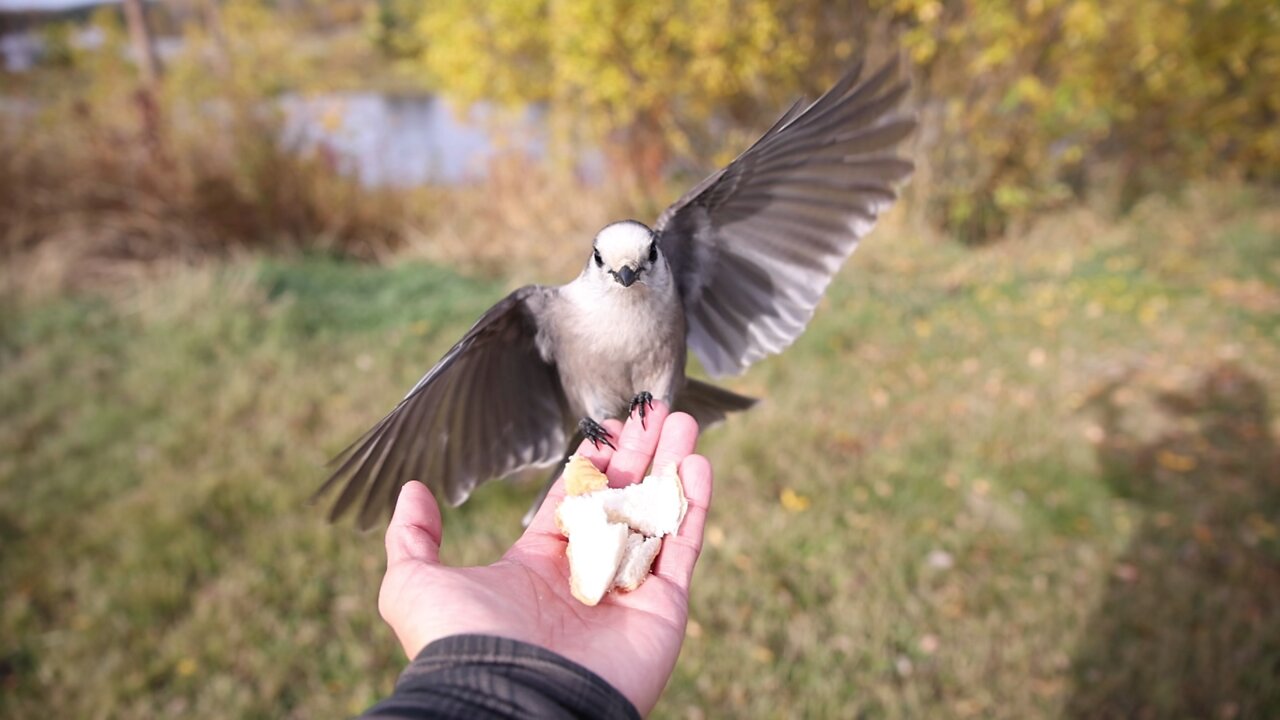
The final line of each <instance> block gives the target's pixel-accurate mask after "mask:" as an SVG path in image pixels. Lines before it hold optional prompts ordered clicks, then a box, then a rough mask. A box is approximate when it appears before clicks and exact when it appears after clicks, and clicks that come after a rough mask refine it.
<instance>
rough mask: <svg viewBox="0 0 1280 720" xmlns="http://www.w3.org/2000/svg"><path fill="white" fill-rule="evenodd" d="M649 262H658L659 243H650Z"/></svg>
mask: <svg viewBox="0 0 1280 720" xmlns="http://www.w3.org/2000/svg"><path fill="white" fill-rule="evenodd" d="M649 262H658V243H656V242H651V243H649Z"/></svg>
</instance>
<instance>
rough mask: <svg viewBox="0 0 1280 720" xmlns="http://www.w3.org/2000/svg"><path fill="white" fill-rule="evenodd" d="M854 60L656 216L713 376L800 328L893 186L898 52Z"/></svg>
mask: <svg viewBox="0 0 1280 720" xmlns="http://www.w3.org/2000/svg"><path fill="white" fill-rule="evenodd" d="M862 69H863V66H862V63H861V62H859V63H857V64H856V65H855V66H854V67H853V68H851V69H850V70H849V72H847V73H846V74H845V75H844V76H843V77H842V78H841V79H840V80H839V81H838V82H837V83H836V84H835V86H834V87H832V88H831V90H829V91H828V92H826V93H825V94H824V95H823V96H822V97H820V98H818V99H817V100H816V101H814V102H813V103H811V104H809V105H807V106H806V105H804V103H803V102H800V103H796V104H795V105H793V106H792V107H791V108H790V109H789V110H788V111H787V112H786V113H784V114H783V116H782V117H781V118H780V119H779V120H778V121H777V122H776V123H774V125H773V127H771V128H770V129H769V130H768V131H767V132H766V133H765V134H764V135H763V136H762V137H761V138H760V139H759V140H757V141H756V143H755V144H754V145H752V146H751V147H750V148H748V149H747V150H746V151H745V152H744V153H743V154H742V155H740V156H738V158H737V159H735V160H734V161H733V162H732V163H730V164H729V165H728V166H727V167H725V168H724V169H722V170H720V171H718V172H716V173H713V174H712V175H711V176H709V177H707V178H706V179H705V180H703V181H702V182H700V183H698V185H697V186H695V187H694V188H693V189H692V190H690V191H689V192H688V193H686V194H685V196H684V197H682V198H680V200H678V201H676V203H674V204H673V205H672V206H671V207H669V208H667V209H666V210H665V211H664V212H663V213H662V215H661V216H660V217H659V218H658V221H657V223H656V224H655V226H654V229H655V232H656V233H657V236H658V239H659V243H660V244H661V247H662V250H663V253H664V255H665V256H666V257H667V261H668V263H670V265H671V267H672V270H673V271H674V273H675V275H676V279H677V286H678V287H679V289H680V293H681V297H682V299H683V301H684V305H685V313H686V315H687V317H688V325H689V335H688V340H689V347H690V349H691V350H693V352H694V354H696V355H697V356H698V358H699V359H700V360H701V361H702V364H703V366H704V367H705V368H706V369H707V371H708V372H709V373H711V374H712V375H713V376H721V375H728V374H733V373H737V372H741V371H742V370H744V369H746V367H747V366H749V365H750V364H751V363H753V362H755V361H757V360H759V359H761V358H763V357H764V356H766V355H768V354H771V353H775V352H779V351H781V350H782V349H784V348H786V347H787V346H788V345H790V344H791V343H792V342H793V341H794V340H795V339H796V337H798V336H799V335H800V333H801V332H803V331H804V328H805V326H806V325H807V324H808V322H809V319H810V318H811V317H812V316H813V311H814V309H815V308H816V307H817V304H818V301H819V300H820V299H821V298H822V294H823V292H825V290H826V288H827V285H828V284H829V283H830V282H831V278H832V277H833V276H834V275H835V273H836V272H837V271H838V270H839V269H840V266H841V265H842V264H843V263H844V261H845V260H846V259H847V258H848V257H849V254H850V253H852V252H853V250H854V248H855V247H856V246H857V243H858V240H859V239H860V238H862V237H863V236H865V235H866V234H867V233H868V232H870V231H871V229H872V228H873V227H874V226H875V223H876V220H877V218H878V217H879V216H880V214H881V213H883V212H884V211H885V210H886V209H888V208H889V207H890V206H891V205H892V204H893V202H894V200H895V199H896V198H897V191H896V185H897V184H899V183H901V182H902V181H904V180H905V179H906V178H907V176H909V175H910V173H911V170H912V164H911V163H910V162H909V161H908V160H906V159H904V158H902V157H900V156H898V155H897V149H898V146H899V145H900V144H901V143H902V142H903V140H905V139H906V138H907V137H908V136H909V135H910V134H911V133H912V132H913V131H914V129H915V125H916V123H915V120H914V118H912V117H910V116H908V115H905V114H901V113H899V111H898V107H899V105H900V104H901V102H902V100H903V98H904V97H905V96H906V94H907V92H908V89H909V88H908V85H907V84H906V83H905V82H901V81H899V80H898V79H897V73H898V67H897V64H896V63H889V64H886V65H885V66H884V67H882V68H881V69H880V70H878V71H876V72H875V73H873V74H872V75H871V76H869V77H867V78H865V79H863V78H862Z"/></svg>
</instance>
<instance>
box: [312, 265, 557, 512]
mask: <svg viewBox="0 0 1280 720" xmlns="http://www.w3.org/2000/svg"><path fill="white" fill-rule="evenodd" d="M554 293H555V290H553V289H550V288H545V287H538V286H528V287H524V288H521V289H519V290H516V291H515V292H513V293H511V294H510V295H508V296H507V297H506V298H504V299H503V300H501V301H499V302H498V303H497V304H496V305H494V306H493V307H492V308H491V309H490V310H489V311H488V312H486V313H485V314H484V316H482V317H481V318H480V320H479V321H477V322H476V324H475V325H474V326H472V328H471V329H470V330H469V331H468V332H467V334H466V335H465V336H463V338H462V339H461V340H459V341H458V343H457V344H456V345H454V346H453V348H451V349H450V350H449V352H447V353H445V355H444V357H443V358H441V359H440V361H439V362H438V363H436V365H435V367H433V368H431V370H430V371H428V372H427V374H426V375H424V376H423V377H422V379H421V380H419V381H418V382H417V384H415V385H414V386H413V389H411V390H410V391H409V393H408V394H407V395H406V396H405V398H404V399H403V400H401V401H400V403H399V404H398V405H396V407H395V408H394V409H393V410H392V411H391V412H390V413H388V414H387V415H386V417H384V418H382V419H381V420H379V421H378V422H377V423H376V424H375V425H374V426H373V427H372V428H371V429H370V430H369V431H368V432H367V433H365V434H364V435H363V436H362V437H361V438H360V439H359V440H357V441H356V442H355V443H353V444H352V445H351V446H350V447H348V448H347V449H346V450H344V451H343V452H342V453H340V454H339V455H338V457H336V458H335V459H334V462H333V466H334V468H335V469H334V471H333V474H332V475H330V477H329V479H328V480H327V481H326V482H325V483H324V485H323V486H322V487H321V488H320V490H319V491H318V492H317V495H320V494H323V493H325V492H327V491H329V490H331V489H332V488H335V487H341V491H340V492H339V493H338V496H337V499H336V500H335V501H334V505H333V510H332V511H331V513H330V515H331V517H333V518H337V517H339V516H341V515H342V514H343V513H345V512H346V511H348V510H351V509H355V510H356V517H357V522H358V524H359V525H360V526H361V527H369V526H371V525H373V524H375V523H376V522H378V520H379V519H380V518H382V517H385V516H386V514H387V513H389V512H390V510H391V508H392V507H393V506H394V503H395V498H396V496H397V494H398V493H399V490H400V487H401V486H402V485H403V484H404V483H405V482H408V481H409V480H421V481H423V482H425V483H426V484H427V485H428V486H430V487H431V489H432V490H433V491H434V492H435V493H436V495H437V497H440V498H441V499H443V500H445V501H447V502H449V503H451V504H454V505H457V504H459V503H461V502H462V501H463V500H465V499H466V498H467V496H468V495H469V494H470V493H471V491H472V490H474V489H475V487H476V486H477V485H479V484H480V483H483V482H485V481H486V480H489V479H491V478H495V477H502V476H504V475H509V474H511V473H512V472H515V471H517V470H520V469H522V468H525V467H529V466H532V465H541V464H547V463H552V462H555V461H557V460H559V459H560V458H561V456H562V454H563V453H564V447H565V443H566V442H567V441H568V433H567V432H566V427H567V424H566V422H567V421H566V415H565V413H566V408H565V401H564V391H563V389H562V388H561V386H560V379H559V374H558V372H557V370H556V368H555V366H554V364H553V363H552V362H551V361H550V360H548V359H547V358H544V357H542V355H541V353H540V351H539V349H538V342H537V335H538V332H539V317H540V312H541V311H542V309H543V308H545V306H546V304H547V303H548V302H549V299H550V297H551V296H552V295H553V294H554Z"/></svg>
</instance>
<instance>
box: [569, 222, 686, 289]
mask: <svg viewBox="0 0 1280 720" xmlns="http://www.w3.org/2000/svg"><path fill="white" fill-rule="evenodd" d="M586 273H587V274H590V275H594V276H595V277H596V279H597V280H599V281H601V282H608V283H611V284H616V285H617V286H619V287H622V288H630V287H631V286H632V285H634V284H636V283H640V284H642V285H648V286H657V285H662V284H665V283H666V282H668V281H669V278H670V276H669V273H668V269H667V263H666V261H665V260H663V258H662V251H661V249H660V248H659V247H658V239H657V237H655V236H654V234H653V231H652V230H650V229H649V228H648V227H646V226H645V225H644V224H643V223H639V222H636V221H635V220H623V221H622V222H616V223H613V224H611V225H607V226H605V228H604V229H603V230H601V231H600V232H599V233H597V234H596V239H595V242H594V243H593V245H592V248H591V258H590V259H588V260H587V269H586Z"/></svg>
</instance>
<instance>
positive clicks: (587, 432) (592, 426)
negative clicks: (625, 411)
mask: <svg viewBox="0 0 1280 720" xmlns="http://www.w3.org/2000/svg"><path fill="white" fill-rule="evenodd" d="M578 429H579V430H581V431H582V434H583V435H584V436H585V437H586V438H587V439H588V440H590V441H591V444H592V445H595V446H596V449H597V450H599V449H600V443H604V444H605V445H608V446H609V447H611V448H613V449H614V450H617V449H618V446H617V445H614V444H613V441H612V440H610V439H609V431H608V430H606V429H605V427H604V426H603V425H601V424H600V423H598V422H596V421H595V420H592V419H591V418H589V417H586V418H582V419H581V420H579V421H578Z"/></svg>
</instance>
